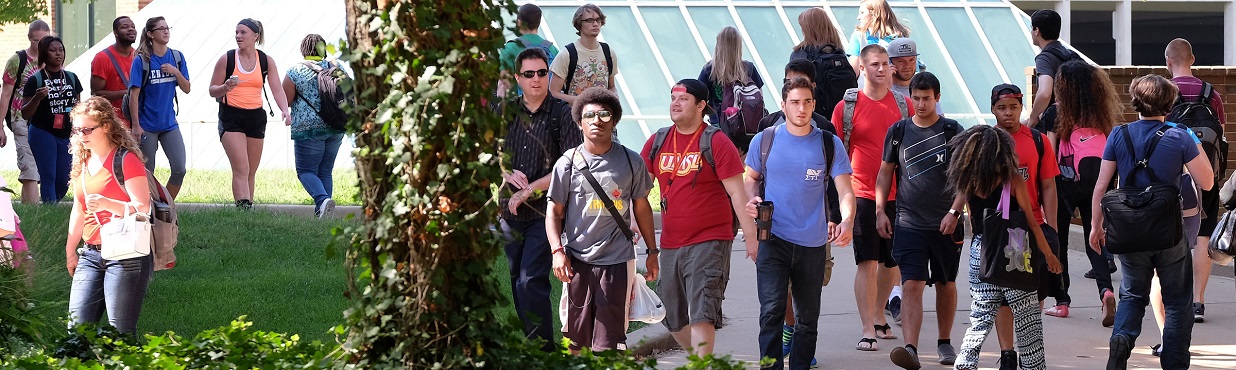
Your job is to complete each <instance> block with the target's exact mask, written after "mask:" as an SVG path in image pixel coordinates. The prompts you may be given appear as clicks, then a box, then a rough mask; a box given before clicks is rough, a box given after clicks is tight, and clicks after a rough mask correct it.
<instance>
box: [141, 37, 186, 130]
mask: <svg viewBox="0 0 1236 370" xmlns="http://www.w3.org/2000/svg"><path fill="white" fill-rule="evenodd" d="M167 51H168V52H167V53H166V54H163V55H151V56H150V75H149V76H143V72H142V57H141V56H138V57H137V58H133V67H132V68H130V69H129V76H133V77H132V78H131V79H130V80H129V87H130V88H133V87H141V88H142V94H141V101H140V102H139V105H138V110H139V112H138V115H137V117H138V119H139V120H138V123H140V124H141V126H142V129H143V130H146V131H150V132H167V131H171V130H175V129H176V127H177V126H178V125H177V124H176V107H175V105H174V104H175V103H174V102H173V100H174V99H175V98H176V89H177V88H179V87H178V86H179V85H178V84H177V83H176V76H173V75H169V74H166V73H163V70H162V67H163V64H164V63H166V64H171V65H176V59H175V58H174V57H173V53H176V54H179V53H180V52H179V51H175V50H172V49H167ZM177 67H178V68H179V69H180V74H182V75H184V76H185V79H186V80H187V79H189V67H188V66H187V65H186V62H185V60H184V57H183V56H182V57H181V58H180V65H179V66H177ZM143 77H144V78H145V79H146V86H145V87H142V79H143Z"/></svg>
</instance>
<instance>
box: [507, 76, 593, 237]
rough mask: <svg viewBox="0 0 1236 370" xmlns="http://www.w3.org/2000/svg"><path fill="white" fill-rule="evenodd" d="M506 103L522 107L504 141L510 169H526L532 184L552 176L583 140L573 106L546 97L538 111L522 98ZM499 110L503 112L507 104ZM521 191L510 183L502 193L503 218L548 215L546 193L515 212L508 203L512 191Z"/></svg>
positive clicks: (514, 219) (517, 112)
mask: <svg viewBox="0 0 1236 370" xmlns="http://www.w3.org/2000/svg"><path fill="white" fill-rule="evenodd" d="M504 106H505V107H512V108H514V107H518V111H516V112H515V113H514V114H513V115H511V116H512V117H513V119H512V121H511V124H510V125H508V127H507V131H506V138H505V140H504V142H503V144H502V152H503V154H508V155H510V158H511V163H510V165H509V166H508V167H507V168H510V169H512V170H518V171H520V172H523V173H524V175H526V176H527V177H528V182H529V183H531V182H533V181H536V180H537V179H540V178H542V177H545V176H546V175H549V174H550V172H552V171H553V166H554V162H556V161H557V160H558V158H559V157H561V156H562V153H563V152H565V151H566V150H567V149H571V148H574V147H577V146H579V145H580V144H582V143H583V140H584V137H583V134H581V133H580V131H579V127H578V126H576V125H575V120H574V119H573V118H572V116H571V106H570V105H569V104H567V103H566V102H565V101H562V100H560V99H557V98H554V97H552V96H546V97H545V101H544V102H542V103H541V106H540V107H539V108H537V109H536V111H532V110H530V109H528V106H527V105H526V104H524V101H523V98H522V97H521V98H516V99H515V100H511V101H508V102H506V104H504ZM497 109H498V111H499V112H501V109H504V107H502V106H500V107H498V108H497ZM555 126H556V129H555ZM517 190H518V189H516V188H515V187H514V186H511V185H507V186H506V189H504V191H503V192H502V195H501V197H500V202H499V204H500V205H501V206H502V218H504V219H507V220H512V221H531V220H535V219H539V218H545V208H546V207H547V206H548V202H547V201H546V198H545V196H544V194H541V195H539V196H538V195H533V196H532V197H531V198H529V199H528V200H527V201H525V202H524V204H522V205H520V206H519V214H518V215H513V214H511V212H510V211H509V210H507V206H506V204H507V201H508V200H509V199H510V197H511V194H513V193H514V192H515V191H517Z"/></svg>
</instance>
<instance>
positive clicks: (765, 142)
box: [760, 126, 777, 198]
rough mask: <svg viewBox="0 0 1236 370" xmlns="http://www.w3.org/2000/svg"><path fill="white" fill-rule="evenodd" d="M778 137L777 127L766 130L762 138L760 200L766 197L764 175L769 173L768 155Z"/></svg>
mask: <svg viewBox="0 0 1236 370" xmlns="http://www.w3.org/2000/svg"><path fill="white" fill-rule="evenodd" d="M775 136H777V126H769V127H768V128H766V129H764V135H762V136H761V137H760V168H761V171H762V172H761V173H760V198H763V197H764V179H765V176H764V174H766V173H768V153H769V152H771V151H772V143H773V137H775Z"/></svg>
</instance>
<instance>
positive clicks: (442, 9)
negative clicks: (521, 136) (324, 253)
mask: <svg viewBox="0 0 1236 370" xmlns="http://www.w3.org/2000/svg"><path fill="white" fill-rule="evenodd" d="M346 3H347V11H348V14H347V20H348V24H347V27H348V45H349V47H347V48H344V49H345V50H346V51H345V52H344V54H345V58H346V59H347V60H348V61H350V63H351V66H352V69H353V70H354V71H355V75H356V78H355V89H354V91H356V98H357V105H356V110H355V111H354V112H353V113H354V114H353V116H354V117H355V118H354V119H353V121H352V122H350V123H349V125H351V127H350V131H354V132H356V135H357V136H356V144H357V145H356V146H357V150H358V152H357V153H356V167H357V173H358V175H359V176H360V185H361V198H362V201H363V205H364V220H363V221H364V225H363V226H360V227H359V228H358V229H354V230H352V231H355V233H354V234H353V235H354V236H352V239H351V241H350V242H351V246H350V247H349V249H348V252H347V261H348V270H349V273H350V274H351V276H353V277H354V278H356V279H357V280H356V281H355V282H353V283H352V284H351V286H349V295H350V297H351V299H352V300H353V305H352V307H351V308H350V309H349V310H348V311H347V312H345V315H346V316H347V320H348V325H349V327H348V329H347V333H346V342H345V344H344V348H345V350H347V351H349V353H348V360H349V362H351V363H354V364H357V365H361V366H362V367H386V366H396V367H406V368H427V367H434V366H443V367H447V368H452V367H465V366H467V367H471V366H484V365H481V364H478V363H477V362H478V361H483V360H484V358H485V356H484V353H485V351H489V350H491V349H498V348H497V347H500V346H503V345H504V344H505V342H506V341H507V340H509V339H510V338H512V336H511V335H510V333H511V332H518V329H514V328H511V324H510V323H509V320H507V319H506V318H501V319H500V318H499V317H497V315H496V314H495V308H496V307H497V306H498V305H499V304H500V302H502V301H503V300H504V299H505V298H503V294H502V292H500V291H499V290H498V285H497V283H496V282H495V281H492V279H491V277H490V274H491V273H492V266H493V263H494V260H495V258H496V257H497V256H498V253H499V251H500V249H499V248H498V247H497V245H498V244H497V242H496V240H495V239H494V234H493V232H491V231H489V230H490V226H491V225H492V223H493V221H494V220H495V218H494V215H495V214H496V212H497V208H496V205H495V204H494V202H492V201H491V200H492V192H491V191H490V186H491V185H492V184H494V183H495V182H498V181H500V179H501V174H500V172H499V171H500V170H499V167H500V160H499V159H500V158H499V157H497V156H495V154H496V153H495V148H497V140H498V139H497V138H498V136H500V135H499V133H500V132H502V130H503V127H504V126H503V123H502V122H501V119H499V117H497V116H496V115H495V114H493V113H492V112H491V111H490V110H489V109H486V108H485V106H486V105H485V104H486V102H487V100H490V99H491V98H490V96H491V91H493V90H492V84H491V83H490V82H491V81H496V80H497V76H498V68H499V67H498V63H497V53H496V51H497V50H498V48H499V47H501V45H502V42H503V35H502V30H501V28H498V27H499V26H497V25H496V23H495V20H501V19H502V18H501V12H509V11H510V9H512V5H510V4H509V3H508V1H506V0H472V1H457V0H347V1H346ZM486 60H487V61H488V62H486Z"/></svg>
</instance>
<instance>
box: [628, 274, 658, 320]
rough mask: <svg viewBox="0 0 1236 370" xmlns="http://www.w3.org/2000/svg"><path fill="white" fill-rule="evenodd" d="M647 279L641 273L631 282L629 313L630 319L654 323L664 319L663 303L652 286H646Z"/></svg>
mask: <svg viewBox="0 0 1236 370" xmlns="http://www.w3.org/2000/svg"><path fill="white" fill-rule="evenodd" d="M647 282H648V280H647V279H645V278H644V276H643V275H639V278H637V279H635V283H634V284H632V285H634V287H633V288H632V290H633V291H632V294H631V315H630V316H629V319H630V321H640V322H646V323H649V324H656V323H659V322H661V320H664V319H665V305H664V304H662V303H661V297H658V296H657V293H656V292H653V291H652V288H649V287H648V283H647Z"/></svg>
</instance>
